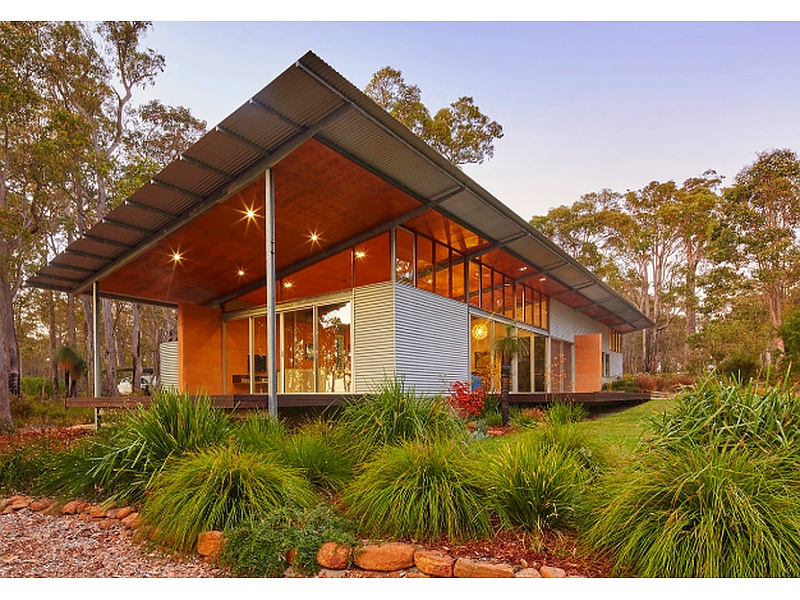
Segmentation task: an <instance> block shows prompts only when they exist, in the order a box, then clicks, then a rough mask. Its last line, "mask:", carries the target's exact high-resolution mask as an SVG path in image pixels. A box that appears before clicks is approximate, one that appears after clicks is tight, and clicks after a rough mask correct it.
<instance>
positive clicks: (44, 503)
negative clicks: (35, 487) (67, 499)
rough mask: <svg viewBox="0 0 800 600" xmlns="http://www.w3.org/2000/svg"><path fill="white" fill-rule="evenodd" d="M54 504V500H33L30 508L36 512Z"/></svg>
mask: <svg viewBox="0 0 800 600" xmlns="http://www.w3.org/2000/svg"><path fill="white" fill-rule="evenodd" d="M53 504H54V500H34V501H33V502H31V504H30V506H28V508H30V509H31V510H35V511H36V512H41V511H43V510H45V509H47V508H50V507H51V506H52V505H53Z"/></svg>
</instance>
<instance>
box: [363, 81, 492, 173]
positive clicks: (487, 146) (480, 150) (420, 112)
mask: <svg viewBox="0 0 800 600" xmlns="http://www.w3.org/2000/svg"><path fill="white" fill-rule="evenodd" d="M364 92H365V93H366V94H367V96H369V97H370V98H372V99H373V100H374V101H375V102H376V103H377V104H378V105H379V106H381V107H382V108H384V109H385V110H386V111H387V112H388V113H389V114H390V115H392V116H393V117H394V118H396V119H397V120H398V121H400V122H401V123H402V124H403V125H405V126H406V127H408V128H409V129H410V130H411V131H412V132H414V133H415V134H416V135H417V136H419V137H420V138H422V139H423V140H424V141H426V142H427V143H428V144H429V145H430V146H431V147H432V148H433V149H434V150H436V151H437V152H439V153H440V154H441V155H442V156H444V157H445V158H447V159H448V160H449V161H450V162H452V163H453V164H454V165H458V166H460V165H466V164H481V163H483V162H484V161H486V160H488V159H490V158H492V157H493V156H494V142H495V140H499V139H501V138H502V137H503V127H502V125H500V124H499V123H498V122H497V121H493V120H491V119H490V118H489V117H488V116H486V115H485V114H484V113H483V112H481V110H480V107H478V106H477V105H476V104H475V100H474V98H473V97H471V96H461V97H460V98H458V99H457V100H456V101H455V102H452V103H451V104H450V105H449V106H445V107H443V108H441V109H439V110H438V111H436V113H435V114H434V115H433V116H431V113H430V111H429V110H428V108H427V107H426V106H425V104H424V103H423V102H422V93H421V91H420V88H419V86H417V85H410V84H408V83H406V81H405V79H403V74H402V72H401V71H399V70H397V69H394V68H392V67H384V68H382V69H380V70H379V71H377V72H375V73H374V74H373V76H372V78H371V79H370V81H369V83H368V84H367V86H366V87H365V88H364Z"/></svg>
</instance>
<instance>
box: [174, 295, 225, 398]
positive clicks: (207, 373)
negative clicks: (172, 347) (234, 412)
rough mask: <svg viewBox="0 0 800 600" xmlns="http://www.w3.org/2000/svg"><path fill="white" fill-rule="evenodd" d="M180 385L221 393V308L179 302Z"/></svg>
mask: <svg viewBox="0 0 800 600" xmlns="http://www.w3.org/2000/svg"><path fill="white" fill-rule="evenodd" d="M178 332H179V333H178V389H179V391H181V392H189V393H190V394H197V393H203V392H205V393H207V394H222V393H223V391H222V311H221V310H219V309H217V308H206V307H203V306H192V305H188V304H181V305H179V306H178Z"/></svg>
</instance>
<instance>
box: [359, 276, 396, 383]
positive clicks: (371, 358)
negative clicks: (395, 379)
mask: <svg viewBox="0 0 800 600" xmlns="http://www.w3.org/2000/svg"><path fill="white" fill-rule="evenodd" d="M394 335H395V331H394V284H392V282H386V283H379V284H376V285H369V286H365V287H360V288H356V289H355V290H353V392H354V393H357V394H360V393H364V392H369V391H371V390H372V389H373V388H374V387H375V385H376V384H377V383H380V382H381V381H382V380H383V379H384V377H392V376H393V375H394V372H395V351H394V344H395V338H394Z"/></svg>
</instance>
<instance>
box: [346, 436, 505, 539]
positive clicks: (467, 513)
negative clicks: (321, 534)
mask: <svg viewBox="0 0 800 600" xmlns="http://www.w3.org/2000/svg"><path fill="white" fill-rule="evenodd" d="M467 450H468V449H467V447H466V446H465V445H463V444H459V443H456V442H454V441H452V440H444V441H437V442H427V443H423V442H419V441H415V442H406V443H403V444H402V445H400V446H389V447H386V448H384V449H383V451H382V452H381V453H380V454H379V455H378V456H377V457H376V458H375V459H374V460H373V461H372V462H370V463H368V464H367V465H366V466H365V467H364V470H363V472H362V473H361V474H360V475H359V476H358V477H357V478H356V479H355V480H353V482H352V483H351V484H350V485H349V486H348V488H347V490H346V491H345V494H344V498H343V500H344V504H345V506H346V507H347V514H348V515H349V516H350V517H351V518H352V519H353V521H354V522H356V523H357V524H358V525H359V527H360V528H361V529H362V530H363V531H364V532H366V533H367V534H368V535H377V536H381V535H389V536H394V537H414V538H416V539H432V538H437V537H440V536H447V537H450V538H454V539H462V538H473V537H478V538H479V537H484V536H486V535H488V534H489V533H490V531H491V527H490V523H489V514H488V511H487V508H486V502H485V494H484V491H483V488H482V485H481V482H480V481H479V480H478V478H477V476H476V474H477V473H479V472H480V470H481V466H480V465H479V464H478V463H477V461H476V460H475V459H474V457H473V456H472V455H471V454H470V453H469V452H468V451H467Z"/></svg>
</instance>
